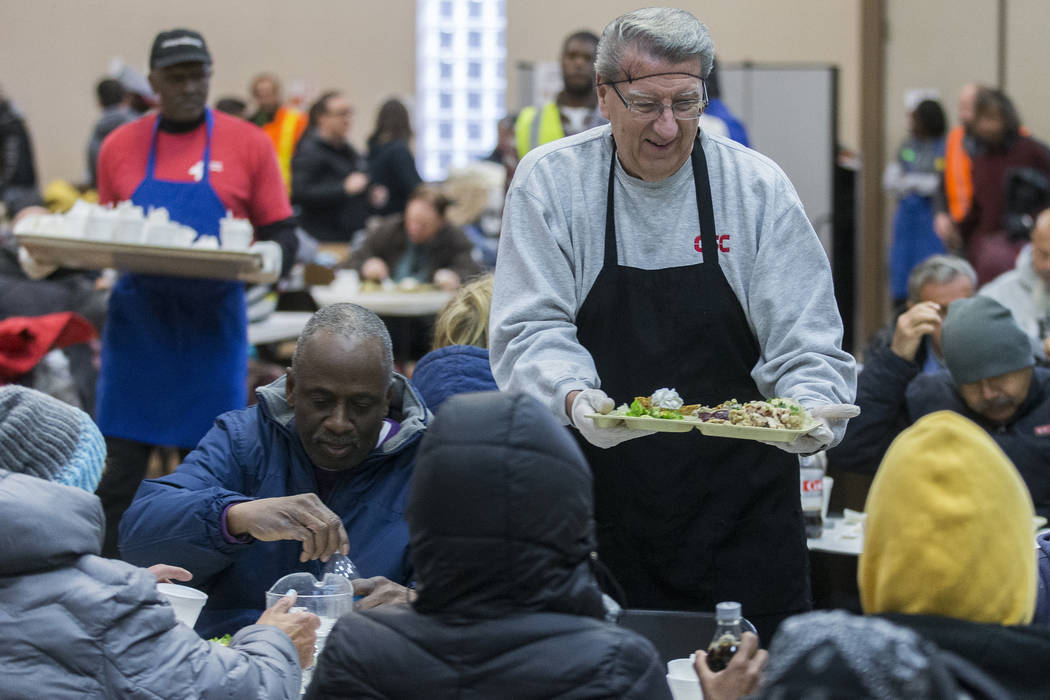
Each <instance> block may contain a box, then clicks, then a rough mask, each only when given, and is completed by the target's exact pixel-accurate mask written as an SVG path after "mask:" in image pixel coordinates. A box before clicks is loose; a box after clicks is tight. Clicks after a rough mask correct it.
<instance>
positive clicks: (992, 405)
mask: <svg viewBox="0 0 1050 700" xmlns="http://www.w3.org/2000/svg"><path fill="white" fill-rule="evenodd" d="M1036 350H1037V348H1036V347H1035V346H1034V345H1033V341H1032V340H1031V339H1030V338H1029V337H1028V336H1027V335H1026V334H1025V332H1024V331H1022V330H1021V329H1020V328H1019V327H1018V326H1017V324H1016V323H1015V322H1014V320H1013V317H1012V316H1011V315H1010V312H1009V311H1008V310H1007V309H1006V308H1005V307H1003V306H1002V305H1001V304H999V303H998V302H997V301H995V300H994V299H991V298H990V297H986V296H981V295H978V296H975V297H971V298H969V299H957V300H956V301H953V302H952V303H951V304H950V305H949V306H948V313H947V315H946V316H945V319H944V325H943V327H942V330H941V352H942V354H943V358H944V364H945V365H946V366H947V370H946V371H944V370H942V371H940V372H935V373H932V374H923V373H920V371H919V367H918V365H917V364H916V363H914V362H910V361H908V360H906V359H904V358H902V357H899V356H897V355H896V354H894V353H890V352H887V353H885V358H884V359H885V362H880V363H879V364H878V365H877V366H876V365H874V364H870V365H867V366H865V368H864V373H868V372H872V371H873V370H874V369H875V368H876V367H877V368H878V372H877V374H874V375H871V376H869V377H868V381H866V382H861V383H860V384H859V388H858V391H857V403H858V404H859V405H860V407H861V413H860V416H858V417H857V418H854V419H852V420H851V421H850V424H849V426H848V427H847V428H846V437H845V438H843V440H842V442H841V443H840V444H839V446H838V447H836V448H835V449H833V450H831V451H830V452H829V453H828V459H829V460H830V461H831V462H832V463H833V464H835V465H836V466H839V467H841V468H843V469H846V470H847V471H853V470H856V471H861V472H863V471H865V470H868V469H869V466H868V465H872V464H874V465H876V466H877V465H878V463H879V462H880V461H881V459H882V455H883V454H884V453H885V452H886V450H887V449H888V448H889V446H890V443H891V442H893V440H894V438H896V437H897V434H898V433H900V432H901V431H902V430H904V429H905V428H907V427H908V426H909V425H911V424H912V423H914V422H915V421H917V420H918V419H919V418H921V417H922V416H925V415H926V414H928V413H934V412H936V411H943V410H948V411H955V412H956V413H960V414H962V415H964V416H966V417H967V418H969V419H970V420H972V421H973V422H975V423H977V425H979V426H981V427H982V428H984V429H985V430H986V431H987V432H988V434H989V435H990V436H991V437H992V439H993V440H995V442H996V444H998V445H999V447H1000V448H1001V449H1002V450H1003V452H1005V453H1006V456H1007V457H1009V458H1010V461H1012V462H1013V463H1014V465H1015V466H1016V467H1017V471H1019V472H1020V473H1021V478H1022V479H1024V482H1025V485H1026V486H1028V491H1029V493H1030V494H1031V496H1032V501H1033V502H1034V503H1035V510H1036V513H1037V514H1038V515H1043V516H1048V515H1050V472H1048V471H1047V469H1046V465H1047V464H1050V436H1048V434H1050V369H1046V368H1043V367H1036V366H1035V358H1036V355H1035V353H1036ZM870 469H871V471H872V472H874V471H875V468H874V467H870Z"/></svg>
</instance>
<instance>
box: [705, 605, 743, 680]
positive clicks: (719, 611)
mask: <svg viewBox="0 0 1050 700" xmlns="http://www.w3.org/2000/svg"><path fill="white" fill-rule="evenodd" d="M715 622H717V623H718V626H717V627H716V628H715V635H714V637H712V638H711V644H709V645H708V647H707V666H708V668H710V669H711V670H712V671H715V672H716V673H717V672H718V671H721V670H722V669H724V668H725V667H726V666H728V665H729V660H730V659H732V658H733V654H735V653H736V650H737V649H738V648H739V647H740V637H741V635H743V627H742V624H741V617H740V603H732V602H726V603H719V604H718V605H716V606H715Z"/></svg>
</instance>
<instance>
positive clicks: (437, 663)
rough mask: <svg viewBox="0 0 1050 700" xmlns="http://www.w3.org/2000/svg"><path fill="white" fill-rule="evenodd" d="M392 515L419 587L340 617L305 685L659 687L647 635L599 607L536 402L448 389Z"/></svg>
mask: <svg viewBox="0 0 1050 700" xmlns="http://www.w3.org/2000/svg"><path fill="white" fill-rule="evenodd" d="M405 517H406V519H407V520H408V526H409V536H410V542H411V556H412V561H413V564H414V567H415V572H416V575H417V582H418V586H419V588H418V591H419V597H418V598H417V600H416V601H415V603H414V604H413V606H412V607H411V608H410V607H403V606H388V607H387V608H386V609H385V610H384V609H382V608H377V609H375V610H369V611H366V612H363V613H351V614H350V615H347V616H345V617H343V618H342V619H340V620H339V622H337V623H336V625H335V627H334V628H333V630H332V632H331V635H330V636H329V638H328V643H327V645H326V646H325V649H324V652H323V653H322V655H321V658H320V659H319V661H318V665H317V670H316V671H315V673H314V678H313V683H312V684H311V686H310V689H309V691H308V692H307V697H308V698H337V697H338V698H344V697H371V698H399V699H408V698H428V699H440V698H460V697H468V696H469V697H479V698H482V697H485V698H506V697H513V698H552V697H558V698H583V697H587V698H669V697H670V693H669V689H668V686H667V683H666V681H665V679H664V674H665V670H664V668H663V665H662V664H661V663H660V659H659V658H658V657H657V655H656V651H655V650H654V649H653V647H652V645H651V644H650V643H649V642H648V641H647V640H645V639H643V638H641V637H639V636H637V635H635V634H634V633H633V632H630V631H628V630H626V629H623V628H619V627H616V626H614V625H612V624H610V623H608V622H605V621H604V619H603V618H604V617H605V614H606V610H605V606H604V604H603V597H602V594H601V591H600V590H599V589H598V585H597V583H596V581H595V578H594V574H593V573H592V567H593V565H594V562H593V560H592V556H593V552H594V549H595V534H594V508H593V502H592V496H591V473H590V470H589V469H588V467H587V463H586V462H585V461H584V459H583V455H582V453H581V452H580V449H579V447H578V446H577V445H576V444H575V442H574V441H573V439H572V437H571V436H570V435H569V433H568V431H567V430H566V429H565V428H563V427H562V426H560V425H558V423H557V421H556V420H555V419H554V418H553V416H552V415H551V413H550V411H548V410H547V409H546V408H545V407H543V406H542V405H540V403H539V402H538V401H536V400H535V399H533V398H531V397H528V396H526V395H524V394H505V393H499V392H487V393H480V394H464V395H460V396H455V397H452V398H451V399H449V400H448V402H446V403H445V404H444V405H443V406H442V409H441V414H440V416H438V417H437V418H436V419H435V420H434V423H433V424H432V426H431V429H430V430H428V434H427V436H426V437H425V438H424V440H423V443H422V444H421V445H420V449H419V453H418V455H417V458H416V467H415V472H414V474H413V477H412V486H411V492H410V494H409V500H408V505H407V507H406V512H405ZM698 643H699V642H698ZM720 675H721V674H720ZM465 689H469V692H465Z"/></svg>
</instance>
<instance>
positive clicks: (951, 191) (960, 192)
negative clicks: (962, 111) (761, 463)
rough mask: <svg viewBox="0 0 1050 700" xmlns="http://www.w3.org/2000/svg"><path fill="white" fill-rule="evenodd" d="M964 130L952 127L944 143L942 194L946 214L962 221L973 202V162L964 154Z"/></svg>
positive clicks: (967, 154)
mask: <svg viewBox="0 0 1050 700" xmlns="http://www.w3.org/2000/svg"><path fill="white" fill-rule="evenodd" d="M965 140H966V129H964V128H963V127H962V126H956V127H952V130H951V131H949V132H948V137H947V138H946V139H945V142H944V192H945V195H946V197H947V198H948V213H949V214H951V217H952V219H954V220H955V221H962V220H963V218H964V217H965V216H966V212H968V211H970V203H971V202H973V161H972V160H971V159H970V154H969V153H967V152H966V144H965Z"/></svg>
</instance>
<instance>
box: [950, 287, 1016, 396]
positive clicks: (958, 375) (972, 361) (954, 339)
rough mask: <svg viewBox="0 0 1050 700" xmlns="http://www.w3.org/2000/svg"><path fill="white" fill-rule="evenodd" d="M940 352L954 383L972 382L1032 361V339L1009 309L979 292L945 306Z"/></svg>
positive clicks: (1011, 370) (1004, 372)
mask: <svg viewBox="0 0 1050 700" xmlns="http://www.w3.org/2000/svg"><path fill="white" fill-rule="evenodd" d="M941 352H942V354H943V355H944V364H945V365H947V367H948V371H949V372H951V375H952V379H953V380H954V381H955V383H956V384H972V383H973V382H979V381H981V380H982V379H987V378H989V377H998V376H999V375H1000V374H1006V373H1007V372H1014V371H1016V370H1019V369H1023V368H1025V367H1031V366H1032V365H1034V364H1035V355H1033V354H1032V343H1031V341H1030V340H1029V338H1028V335H1027V334H1026V333H1025V332H1024V331H1022V330H1021V329H1020V328H1019V327H1018V326H1017V323H1016V322H1015V321H1014V318H1013V316H1012V315H1010V311H1009V309H1007V308H1006V307H1005V306H1003V305H1002V304H1000V303H999V302H997V301H996V300H995V299H992V298H991V297H986V296H981V295H978V296H975V297H970V298H969V299H957V300H955V301H953V302H952V303H951V304H950V305H949V306H948V315H947V316H946V317H945V319H944V327H943V328H942V330H941Z"/></svg>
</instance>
